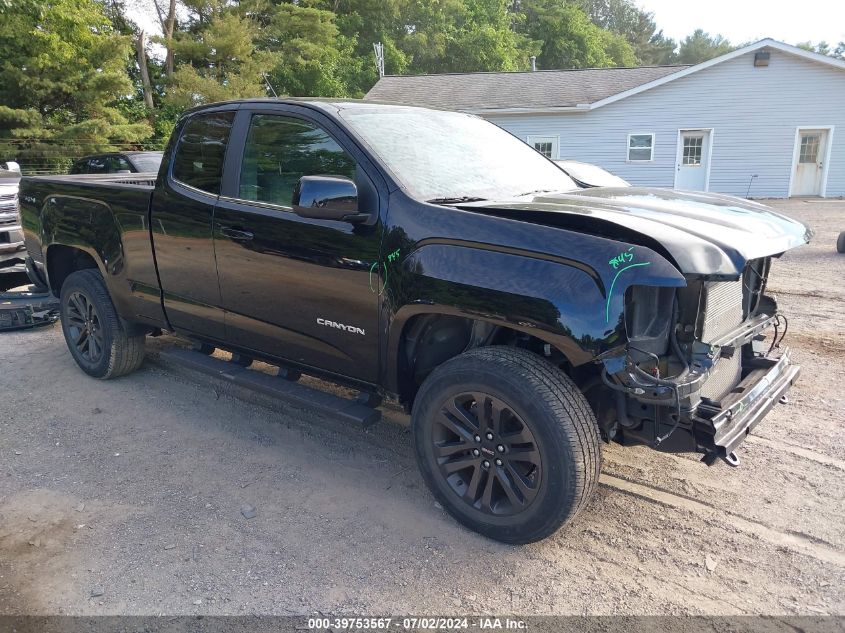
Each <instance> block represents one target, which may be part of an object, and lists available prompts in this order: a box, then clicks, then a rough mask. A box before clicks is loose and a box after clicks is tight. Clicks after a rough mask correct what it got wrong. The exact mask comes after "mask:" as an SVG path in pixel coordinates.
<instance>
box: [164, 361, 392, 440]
mask: <svg viewBox="0 0 845 633" xmlns="http://www.w3.org/2000/svg"><path fill="white" fill-rule="evenodd" d="M160 356H161V359H162V360H164V361H165V362H170V363H174V364H176V365H180V366H182V367H185V368H187V369H192V370H194V371H198V372H201V373H203V374H206V375H209V376H213V377H215V378H219V379H221V380H225V381H227V382H231V383H232V384H235V385H237V386H239V387H242V388H244V389H250V390H252V391H257V392H259V393H262V394H264V395H267V396H271V397H273V398H278V399H279V400H282V401H284V402H286V403H287V404H290V405H291V406H293V407H296V408H299V409H308V410H311V411H316V412H317V413H320V414H321V415H325V416H328V417H332V418H336V419H338V420H342V421H344V422H351V423H353V424H357V425H360V426H362V427H367V426H371V425H373V424H375V423H376V422H378V421H379V420H380V419H381V411H379V410H378V409H373V408H372V407H368V406H365V405H363V404H359V403H358V402H356V401H354V400H347V399H346V398H341V397H339V396H335V395H333V394H330V393H326V392H324V391H320V390H318V389H312V388H311V387H307V386H305V385H301V384H299V383H296V382H291V381H290V380H286V379H285V378H281V377H276V376H270V375H268V374H263V373H261V372H259V371H254V370H251V369H246V368H245V367H241V366H239V365H237V364H236V363H230V362H227V361H224V360H220V359H217V358H213V357H211V356H206V355H204V354H202V353H201V352H194V351H191V350H187V349H181V348H171V349H167V350H162V351H161V353H160Z"/></svg>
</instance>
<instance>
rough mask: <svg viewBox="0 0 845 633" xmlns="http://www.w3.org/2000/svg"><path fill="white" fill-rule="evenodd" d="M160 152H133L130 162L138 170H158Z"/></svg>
mask: <svg viewBox="0 0 845 633" xmlns="http://www.w3.org/2000/svg"><path fill="white" fill-rule="evenodd" d="M162 156H163V154H162V152H147V153H145V154H133V155H132V163H133V164H134V165H135V167H137V169H138V171H140V172H155V171H158V168H159V165H161V157H162Z"/></svg>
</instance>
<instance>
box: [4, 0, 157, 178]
mask: <svg viewBox="0 0 845 633" xmlns="http://www.w3.org/2000/svg"><path fill="white" fill-rule="evenodd" d="M131 48H132V47H131V40H130V38H129V37H128V36H124V35H120V34H119V33H117V32H116V31H115V29H114V28H113V27H112V25H111V23H110V21H109V20H108V19H107V17H106V15H105V14H104V12H103V6H102V5H100V4H98V3H97V2H95V1H94V0H15V1H14V2H8V1H4V2H0V60H2V61H0V103H2V104H3V105H2V106H0V144H2V145H3V146H4V147H3V148H2V149H0V152H2V155H3V156H4V158H12V157H15V158H18V159H19V160H21V161H22V162H23V163H24V164H25V165H26V164H35V163H37V164H39V166H42V167H45V168H54V169H56V168H60V167H61V166H63V165H66V164H67V163H68V162H69V159H70V158H72V157H76V156H79V155H80V154H84V153H90V152H95V151H104V150H109V149H113V148H117V147H125V146H127V145H133V144H134V145H138V144H139V143H140V142H141V141H143V140H144V139H146V138H147V137H149V136H150V134H151V133H152V130H151V128H150V127H149V125H148V124H146V123H145V122H133V121H131V120H130V119H129V118H127V117H126V116H125V114H124V112H123V111H122V109H121V107H120V103H121V101H122V100H126V99H127V98H129V99H131V95H132V94H133V86H132V83H131V81H130V80H129V77H128V74H127V64H128V63H129V59H130V55H131Z"/></svg>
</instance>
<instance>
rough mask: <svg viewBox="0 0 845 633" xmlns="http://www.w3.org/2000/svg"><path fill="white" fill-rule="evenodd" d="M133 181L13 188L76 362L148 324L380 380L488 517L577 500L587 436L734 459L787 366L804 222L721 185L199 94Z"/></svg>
mask: <svg viewBox="0 0 845 633" xmlns="http://www.w3.org/2000/svg"><path fill="white" fill-rule="evenodd" d="M132 179H133V180H132V183H134V184H132V183H130V184H126V183H119V182H115V181H114V180H115V179H114V178H113V177H112V179H111V180H109V178H108V177H104V178H97V177H94V178H92V177H85V176H82V177H67V176H66V177H63V178H61V177H60V178H55V177H54V178H47V177H45V178H24V179H23V182H22V186H21V209H22V217H23V227H24V234H25V240H26V245H27V248H28V252H29V255H30V257H31V258H32V264H33V266H31V268H32V269H33V270H35V271H36V273H37V274H38V275H39V276H40V277H41V281H43V283H45V284H48V285H49V287H50V288H51V289H52V291H53V292H54V293H55V294H56V295H57V296H59V297H60V298H61V306H62V310H61V316H62V326H63V330H64V334H65V338H66V339H67V343H68V347H69V349H70V352H71V354H72V355H73V357H74V359H75V360H76V362H77V363H78V364H79V366H80V367H81V368H82V369H83V370H84V371H85V372H87V373H88V374H90V375H92V376H94V377H97V378H113V377H116V376H121V375H123V374H126V373H129V372H131V371H133V370H135V369H137V368H138V367H139V366H140V364H141V362H142V360H143V357H144V338H145V336H146V335H148V334H155V333H158V332H160V331H162V330H167V331H171V332H175V333H178V334H181V335H183V336H185V337H189V338H190V339H192V340H194V341H195V342H197V343H198V344H201V345H205V346H213V347H217V348H222V349H226V350H229V351H232V352H233V353H236V354H238V357H239V358H254V359H261V360H264V361H267V362H270V363H273V364H276V365H279V366H281V367H287V368H290V369H291V370H292V371H299V372H307V373H309V374H312V375H316V376H319V377H322V378H324V379H328V380H332V381H335V382H338V383H342V384H345V385H348V386H352V387H354V388H357V389H359V390H361V391H363V392H367V393H372V394H376V395H377V396H383V395H390V396H393V397H395V398H398V400H399V401H401V402H402V403H404V405H405V406H406V407H407V409H408V410H409V411H410V412H411V414H412V428H413V432H412V436H413V442H414V447H415V451H416V456H417V459H418V463H419V466H420V469H421V471H422V475H423V477H424V479H425V481H426V482H427V484H428V486H429V487H430V488H431V491H432V492H433V494H434V496H435V497H436V498H437V499H438V500H439V501H440V503H441V504H442V505H443V507H444V508H446V509H447V510H448V511H449V512H450V513H451V514H452V515H454V516H455V518H457V519H458V520H459V521H461V522H462V523H464V524H465V525H467V526H469V527H471V528H472V529H474V530H477V531H479V532H481V533H483V534H486V535H488V536H490V537H492V538H495V539H499V540H502V541H506V542H511V543H525V542H530V541H534V540H538V539H541V538H543V537H545V536H548V535H549V534H551V533H552V532H554V531H555V530H556V529H557V528H558V527H559V526H561V525H562V524H563V523H565V522H566V521H567V520H569V519H571V518H572V517H573V516H574V515H575V514H576V513H577V512H578V511H579V509H581V508H582V507H584V505H585V504H586V503H587V502H588V500H589V498H590V496H591V493H592V492H593V490H594V488H595V486H596V483H597V480H598V477H599V469H600V463H601V450H600V446H601V441H602V440H604V441H613V440H615V441H618V442H621V443H623V444H637V443H638V444H646V445H648V446H651V447H654V448H656V449H659V450H665V451H675V452H682V451H683V452H699V453H703V454H704V459H705V460H707V461H709V462H710V463H712V462H713V461H716V460H718V459H719V458H720V457H721V458H723V459H724V460H725V461H728V462H729V463H731V462H733V463H735V462H736V457H735V455H734V452H733V451H734V449H735V448H736V447H737V445H738V444H740V442H742V441H743V439H744V438H745V437H746V435H747V434H748V432H749V431H750V430H751V429H752V428H753V427H754V426H755V425H756V424H757V423H758V422H759V421H760V420H761V419H762V418H763V417H764V416H765V415H766V413H767V412H768V411H769V410H770V409H771V408H772V407H773V406H774V405H775V404H776V403H777V402H778V400H779V399H780V398H781V397H782V396H783V394H785V393H786V392H787V391H788V390H789V388H790V386H791V385H792V383H793V382H794V381H795V380H796V378H797V376H798V373H799V368H798V367H797V366H795V365H794V364H792V363H791V362H790V358H789V354H788V352H787V351H786V350H785V348H782V347H781V346H780V339H781V338H783V334H785V321H784V318H783V317H782V316H781V315H779V314H778V310H777V305H776V303H775V300H774V299H773V298H772V297H771V296H769V295H767V294H766V279H767V276H768V274H769V270H770V268H771V266H772V261H773V259H775V258H777V257H778V256H779V255H781V254H782V253H784V252H785V251H786V250H788V249H791V248H793V247H796V246H799V245H801V244H804V243H805V242H807V241H808V240H809V237H810V233H809V231H808V229H807V228H806V227H804V226H803V225H801V224H799V223H798V222H795V221H793V220H791V219H789V218H786V217H783V216H781V215H779V214H777V213H775V212H773V211H772V210H771V209H769V208H767V207H765V206H762V205H760V204H756V203H752V202H748V201H744V200H740V199H737V198H731V197H727V196H720V195H710V194H704V193H693V192H674V191H667V190H660V189H643V188H637V187H619V188H593V189H579V188H578V186H577V185H576V184H575V183H574V182H573V180H572V179H570V178H569V176H567V174H566V173H565V172H564V171H562V170H561V169H560V168H558V167H557V166H556V165H555V164H554V163H553V162H552V161H550V160H548V159H546V158H545V157H544V156H542V155H540V154H539V153H538V152H536V151H535V150H534V149H532V148H530V147H529V146H528V145H526V144H524V143H522V142H521V141H520V140H518V139H517V138H515V137H513V136H511V135H510V134H508V133H507V132H505V131H503V130H501V129H500V128H498V127H496V126H495V125H493V124H491V123H488V122H486V121H484V120H482V119H479V118H476V117H473V116H470V115H465V114H458V113H453V112H443V111H436V110H427V109H422V108H412V107H404V106H396V105H380V104H374V103H362V102H354V101H336V102H331V101H297V100H247V101H238V102H231V103H220V104H214V105H209V106H205V107H200V108H196V109H194V110H191V111H189V112H187V113H186V114H185V115H184V116H183V117H182V118H181V119H180V120H179V122H178V124H177V126H176V128H175V130H174V133H173V136H172V139H171V141H170V144H169V146H168V147H167V149H166V151H165V153H164V160H163V162H162V164H161V169H160V171H159V173H158V175H157V177H155V176H154V175H153V174H148V175H144V174H133V175H132ZM145 179H148V181H149V182H148V183H147V184H145ZM773 350H777V351H775V354H772V352H773Z"/></svg>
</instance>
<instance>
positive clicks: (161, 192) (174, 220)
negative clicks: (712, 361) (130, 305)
mask: <svg viewBox="0 0 845 633" xmlns="http://www.w3.org/2000/svg"><path fill="white" fill-rule="evenodd" d="M234 118H235V111H234V109H229V110H216V111H211V112H209V111H203V112H201V113H198V114H195V115H193V116H191V117H190V118H188V119H187V120H186V121H184V122H183V123H182V124H181V126H180V127H179V128H178V129H177V130H176V131H175V132H174V134H178V140H177V141H176V147H175V151H173V152H172V153H171V152H169V151H168V152H167V153H166V154H165V156H166V158H165V160H167V159H168V158H167V157H169V164H168V166H167V169H166V170H165V171H164V172H163V174H164V175H163V178H162V180H161V181H160V182H159V186H158V187H156V190H155V192H154V193H153V200H152V205H151V216H150V226H151V228H152V234H153V243H154V246H155V258H156V266H157V268H158V274H159V279H160V281H161V287H162V290H163V292H164V308H165V312H166V313H167V319H168V321H170V324H171V325H172V326H173V327H174V328H175V329H177V330H180V331H184V332H187V333H192V334H197V335H200V336H203V337H206V338H212V339H218V340H223V339H224V338H225V331H224V325H223V310H222V308H221V306H220V289H219V286H218V284H217V266H216V263H215V259H214V243H213V241H212V234H211V227H212V219H213V217H214V206H215V204H216V203H217V198H218V196H219V195H220V181H221V175H222V172H223V161H224V158H225V154H226V147H227V144H228V141H229V133H230V131H231V129H232V122H233V121H234Z"/></svg>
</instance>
